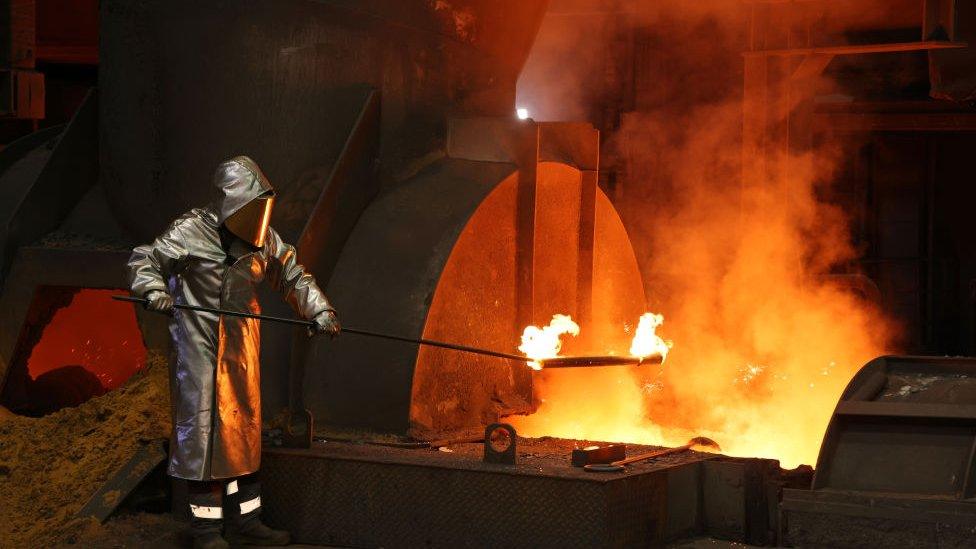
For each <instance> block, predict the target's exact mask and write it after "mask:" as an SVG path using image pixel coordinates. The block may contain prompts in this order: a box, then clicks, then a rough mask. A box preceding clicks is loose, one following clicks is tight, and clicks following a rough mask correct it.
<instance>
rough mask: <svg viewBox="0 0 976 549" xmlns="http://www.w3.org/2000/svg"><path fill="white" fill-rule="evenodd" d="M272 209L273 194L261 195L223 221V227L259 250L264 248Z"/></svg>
mask: <svg viewBox="0 0 976 549" xmlns="http://www.w3.org/2000/svg"><path fill="white" fill-rule="evenodd" d="M273 207H274V193H268V194H264V195H261V196H259V197H257V198H255V199H254V200H251V201H250V202H248V203H247V204H245V205H244V206H242V207H241V209H239V210H237V211H236V212H234V213H233V214H232V215H231V216H230V217H228V218H227V219H226V220H224V227H226V228H227V230H228V231H230V232H231V233H233V234H234V235H235V236H237V237H238V238H240V239H241V240H243V241H245V242H248V243H250V244H252V245H254V246H255V247H257V248H260V247H262V246H264V236H265V234H267V232H268V223H269V222H270V221H271V209H272V208H273Z"/></svg>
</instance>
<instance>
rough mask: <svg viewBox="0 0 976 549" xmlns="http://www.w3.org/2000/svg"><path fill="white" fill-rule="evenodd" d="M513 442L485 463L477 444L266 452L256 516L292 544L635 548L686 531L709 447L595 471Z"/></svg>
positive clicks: (692, 518) (693, 515)
mask: <svg viewBox="0 0 976 549" xmlns="http://www.w3.org/2000/svg"><path fill="white" fill-rule="evenodd" d="M520 442H526V443H527V444H523V446H522V448H523V449H522V450H520V458H519V464H518V465H515V466H511V465H496V464H489V463H483V462H482V461H481V460H480V459H479V457H480V456H479V455H478V451H479V448H480V445H466V446H468V447H470V448H468V449H466V448H463V447H453V448H454V449H455V451H454V452H451V453H446V452H430V451H423V450H400V449H389V448H381V449H377V448H375V447H370V448H364V447H356V446H349V445H335V444H333V445H322V446H316V447H315V448H313V449H312V450H310V451H298V450H269V451H267V452H265V458H264V465H263V467H262V475H263V478H264V479H266V481H267V482H266V483H265V493H264V494H263V495H262V500H263V502H264V505H265V511H264V517H265V519H266V520H267V522H269V523H270V524H272V525H275V526H277V527H284V528H287V529H289V530H290V531H291V532H292V534H293V536H294V539H295V540H296V541H297V542H300V543H318V544H327V545H340V546H366V547H378V546H382V547H417V546H428V547H486V546H493V547H634V546H647V545H653V544H658V543H661V542H663V541H665V540H667V539H673V538H675V537H678V536H681V535H684V534H686V533H688V531H689V529H694V525H695V524H696V516H697V512H698V511H697V509H698V508H699V504H698V503H697V502H698V501H699V490H698V488H697V486H698V482H699V479H700V478H701V475H700V473H701V464H702V460H703V459H711V456H708V455H702V454H694V453H689V455H686V456H684V457H683V458H681V459H676V460H674V461H669V462H668V463H665V464H655V465H647V464H642V465H641V466H639V467H635V468H634V469H633V470H632V471H629V472H626V473H617V474H611V475H605V476H599V477H597V476H595V475H589V474H586V473H584V472H583V471H582V470H580V469H579V468H574V467H571V466H570V465H569V464H568V463H567V462H566V454H565V453H562V452H559V453H558V454H559V455H553V456H546V455H535V451H538V450H539V449H540V448H543V447H544V446H545V444H544V443H541V442H537V443H535V444H533V443H530V442H528V441H522V440H520ZM565 442H566V443H569V444H572V441H565ZM540 444H541V446H540ZM533 449H536V450H533ZM672 491H673V492H674V494H672V493H671V492H672ZM685 496H690V497H691V498H692V500H691V501H690V502H689V501H686V499H685ZM554 502H558V505H554V504H553V503H554ZM672 512H673V513H676V514H677V513H680V514H681V515H682V516H683V517H684V518H679V517H675V518H674V519H672V518H670V513H672Z"/></svg>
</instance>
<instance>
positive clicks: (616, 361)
mask: <svg viewBox="0 0 976 549" xmlns="http://www.w3.org/2000/svg"><path fill="white" fill-rule="evenodd" d="M112 299H114V300H116V301H128V302H130V303H139V304H140V305H143V306H145V305H147V304H148V303H149V300H148V299H146V298H142V297H131V296H127V295H113V296H112ZM173 308H175V309H182V310H186V311H199V312H204V313H213V314H216V315H226V316H236V317H240V318H253V319H256V320H267V321H270V322H279V323H282V324H292V325H295V326H303V327H305V328H314V327H315V322H314V321H311V320H301V319H297V318H284V317H280V316H268V315H259V314H254V313H245V312H240V311H228V310H225V309H214V308H213V307H202V306H199V305H183V304H180V303H176V304H174V305H173ZM342 331H343V332H345V333H348V334H355V335H361V336H367V337H376V338H380V339H388V340H391V341H402V342H404V343H412V344H414V345H427V346H429V347H440V348H442V349H451V350H454V351H461V352H465V353H472V354H476V355H485V356H493V357H496V358H507V359H509V360H515V361H518V362H536V363H538V364H541V365H542V367H543V368H585V367H594V366H638V365H640V364H643V363H656V364H660V363H661V356H660V355H652V356H649V357H646V358H643V359H641V358H639V357H620V356H593V357H586V356H583V357H556V358H549V359H541V360H535V361H533V360H532V359H531V358H529V357H527V356H524V355H516V354H512V353H502V352H500V351H491V350H488V349H479V348H477V347H468V346H467V345H457V344H455V343H445V342H443V341H435V340H432V339H423V338H410V337H402V336H397V335H393V334H384V333H381V332H373V331H369V330H360V329H358V328H346V327H343V328H342Z"/></svg>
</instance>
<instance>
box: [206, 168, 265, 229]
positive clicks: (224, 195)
mask: <svg viewBox="0 0 976 549" xmlns="http://www.w3.org/2000/svg"><path fill="white" fill-rule="evenodd" d="M214 185H216V187H217V190H218V191H219V193H220V197H219V200H218V204H217V222H218V223H219V224H221V225H224V226H225V227H227V228H228V229H229V230H230V231H231V232H232V233H234V234H235V235H237V236H238V237H240V238H241V239H243V240H245V241H246V242H250V243H251V244H253V245H255V246H257V247H261V246H262V245H263V242H264V232H265V230H266V229H267V224H268V220H269V218H270V215H271V207H272V205H273V197H274V188H273V187H272V186H271V182H269V181H268V178H267V177H266V176H265V175H264V172H262V171H261V168H259V167H258V165H257V163H256V162H255V161H254V160H252V159H251V158H249V157H247V156H237V157H234V158H231V159H230V160H226V161H224V162H221V163H220V165H219V166H217V172H216V173H215V174H214ZM258 201H261V202H262V204H261V205H258V204H256V203H257V202H258Z"/></svg>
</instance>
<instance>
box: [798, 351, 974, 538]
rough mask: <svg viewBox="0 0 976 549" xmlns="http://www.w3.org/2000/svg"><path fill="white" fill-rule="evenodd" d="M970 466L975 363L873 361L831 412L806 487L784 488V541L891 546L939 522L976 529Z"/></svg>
mask: <svg viewBox="0 0 976 549" xmlns="http://www.w3.org/2000/svg"><path fill="white" fill-rule="evenodd" d="M974 472H976V359H973V358H958V357H911V356H886V357H880V358H877V359H875V360H873V361H871V362H869V363H868V364H867V365H865V366H864V367H863V368H862V369H861V370H860V371H859V372H858V373H857V374H856V375H855V376H854V378H853V379H852V380H851V382H850V384H849V385H848V386H847V388H846V389H845V391H844V393H843V395H842V396H841V399H840V402H839V403H838V404H837V408H836V409H835V410H834V415H833V417H832V419H831V422H830V425H829V427H828V428H827V433H826V435H825V436H824V442H823V445H822V446H821V449H820V456H819V458H818V460H817V468H816V474H815V475H814V477H813V482H812V490H811V491H787V492H785V493H784V497H783V504H782V509H783V513H784V517H785V519H786V521H787V523H788V524H787V529H788V536H789V541H790V542H792V543H795V544H800V545H816V544H828V545H835V546H856V545H858V543H859V540H863V539H864V536H865V535H867V534H866V532H874V534H875V535H878V536H879V537H878V545H882V546H885V545H887V546H894V545H901V544H902V543H903V542H904V540H905V539H915V538H916V537H917V536H922V537H926V536H930V535H931V534H932V533H933V532H937V531H938V530H939V527H940V525H941V524H942V523H946V524H964V525H976V504H973V502H972V501H971V498H973V496H974V495H976V474H974ZM825 517H833V518H832V519H830V520H827V519H825ZM872 521H874V522H873V523H872ZM900 521H904V522H902V523H899V522H900ZM885 524H888V525H889V526H891V527H890V528H889V527H887V526H884V525H885ZM835 528H840V529H841V530H844V529H848V530H849V531H850V535H849V536H848V537H847V538H843V537H838V536H837V535H835V534H832V533H831V532H833V531H834V529H835ZM929 539H931V538H929ZM950 545H951V544H950Z"/></svg>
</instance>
